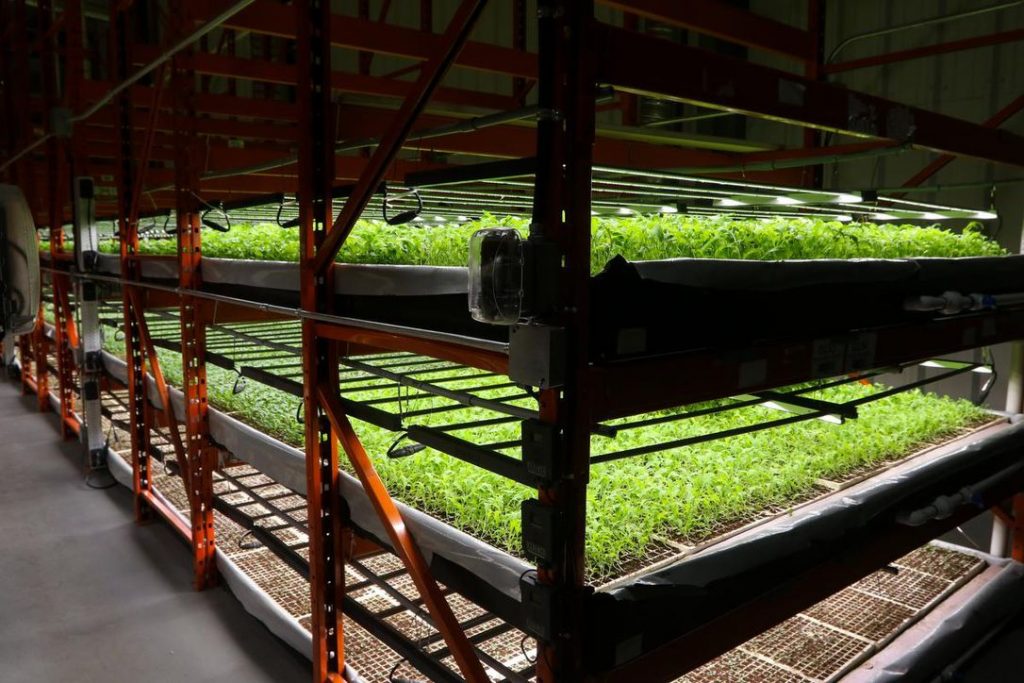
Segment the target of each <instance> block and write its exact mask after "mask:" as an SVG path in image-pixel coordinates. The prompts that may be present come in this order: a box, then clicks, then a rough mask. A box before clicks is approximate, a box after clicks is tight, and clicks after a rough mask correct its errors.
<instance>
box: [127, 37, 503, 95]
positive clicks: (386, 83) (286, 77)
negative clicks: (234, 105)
mask: <svg viewBox="0 0 1024 683" xmlns="http://www.w3.org/2000/svg"><path fill="white" fill-rule="evenodd" d="M158 52H159V50H158V48H156V47H152V46H146V45H139V46H136V58H137V59H138V60H139V61H140V63H145V62H148V61H151V60H152V59H153V58H155V57H156V56H157V53H158ZM195 66H196V73H198V74H201V75H206V76H220V77H223V78H240V79H244V80H252V81H261V82H265V83H277V84H281V85H295V74H296V71H295V67H294V66H292V65H289V64H276V63H274V62H270V61H267V60H256V59H244V58H240V57H231V56H228V55H215V54H209V53H203V54H197V55H196V56H195ZM413 85H414V83H413V82H411V81H399V80H395V79H391V78H381V77H379V76H369V75H365V74H357V73H351V72H346V71H335V72H333V73H332V74H331V88H332V89H334V90H337V91H338V92H344V93H352V94H357V95H374V96H380V97H391V98H398V99H401V98H404V97H406V95H408V94H409V91H410V90H411V89H412V86H413ZM435 99H436V100H437V101H438V102H444V103H446V104H455V105H462V106H470V107H483V108H487V109H498V110H504V109H511V108H513V107H515V106H517V102H516V101H515V99H514V98H512V97H509V96H507V95H497V94H494V93H488V92H482V91H477V90H466V89H463V88H453V87H440V88H438V89H437V92H436V93H435Z"/></svg>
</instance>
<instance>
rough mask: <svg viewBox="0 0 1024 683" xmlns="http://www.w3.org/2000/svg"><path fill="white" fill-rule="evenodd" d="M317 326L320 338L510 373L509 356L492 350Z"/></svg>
mask: <svg viewBox="0 0 1024 683" xmlns="http://www.w3.org/2000/svg"><path fill="white" fill-rule="evenodd" d="M315 329H316V333H317V336H319V337H324V338H325V339H333V340H335V341H339V342H344V343H346V344H355V345H357V346H368V347H373V348H376V349H384V350H387V351H408V352H410V353H418V354H421V355H424V356H430V357H431V358H439V359H441V360H448V361H451V362H453V363H459V364H461V365H467V366H469V367H472V368H477V369H480V370H487V371H488V372H496V373H500V374H505V373H507V372H508V356H506V355H504V354H500V353H495V352H493V351H484V350H482V349H475V348H472V347H469V346H461V345H458V344H450V343H445V342H439V341H433V340H430V339H419V338H417V337H407V336H403V335H399V334H393V333H389V332H377V331H375V330H366V329H362V328H357V327H343V326H340V325H333V324H328V323H317V324H316V326H315Z"/></svg>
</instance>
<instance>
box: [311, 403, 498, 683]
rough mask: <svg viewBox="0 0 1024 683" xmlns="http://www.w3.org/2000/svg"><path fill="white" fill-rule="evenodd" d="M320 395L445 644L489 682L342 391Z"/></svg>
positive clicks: (469, 674) (462, 666)
mask: <svg viewBox="0 0 1024 683" xmlns="http://www.w3.org/2000/svg"><path fill="white" fill-rule="evenodd" d="M317 395H318V398H319V400H320V405H321V406H322V407H323V409H324V412H325V413H327V418H328V419H329V420H330V422H331V426H332V427H333V428H334V433H335V436H336V437H337V438H338V440H339V441H340V442H341V445H342V447H343V448H344V449H345V453H346V455H348V459H349V462H350V463H352V469H354V470H355V472H356V475H358V477H359V481H360V482H362V484H363V489H364V490H365V491H366V495H367V496H369V498H370V502H371V503H372V504H373V508H374V510H375V511H376V512H377V516H378V517H380V520H381V522H382V523H383V525H384V528H385V529H386V530H387V533H388V537H389V538H390V539H391V544H392V545H393V546H394V548H395V552H396V553H398V556H399V557H400V558H401V560H402V563H403V564H405V567H406V569H407V570H408V571H409V576H411V577H412V580H413V582H414V583H415V584H416V589H417V590H418V591H419V592H420V595H421V596H422V597H423V602H424V603H426V605H427V609H428V610H429V612H430V615H431V616H432V617H433V619H434V623H435V625H436V626H437V629H438V630H439V631H440V632H441V634H442V635H443V636H444V640H445V644H447V645H448V649H449V650H450V651H451V653H452V656H453V657H454V658H455V661H456V663H457V664H458V665H459V670H460V671H461V672H462V675H463V676H465V678H466V680H467V681H468V682H469V683H486V682H487V681H489V680H490V679H489V678H488V677H487V674H485V673H484V669H483V665H482V664H480V660H479V659H478V658H477V656H476V654H474V652H473V646H472V645H471V644H470V642H469V639H468V638H467V637H466V634H465V632H464V631H463V630H462V627H461V626H460V625H459V621H458V619H456V618H455V615H454V614H453V613H452V609H451V607H450V606H449V605H448V602H447V601H446V600H445V599H444V595H442V593H441V589H440V588H438V586H437V583H436V582H435V581H434V579H433V577H432V576H431V575H430V569H429V567H428V566H427V562H426V560H425V559H424V558H423V554H422V553H421V552H420V549H419V546H418V545H416V541H415V540H414V539H413V537H412V535H411V534H410V533H409V529H408V527H406V525H405V520H404V519H402V514H401V513H400V512H399V511H398V507H397V506H396V505H395V501H394V500H392V498H391V495H390V494H389V493H388V491H387V488H385V486H384V482H383V481H381V478H380V475H378V474H377V470H376V469H375V468H374V466H373V463H372V462H371V461H370V458H369V456H368V455H367V454H366V451H365V450H364V449H363V445H362V443H360V441H359V437H358V436H357V435H356V433H355V430H354V429H353V428H352V423H350V422H349V420H348V417H347V416H346V415H345V410H344V408H343V407H342V405H341V401H340V400H339V398H338V395H337V394H336V393H334V392H333V391H331V390H330V389H326V390H325V388H324V387H323V386H320V387H317Z"/></svg>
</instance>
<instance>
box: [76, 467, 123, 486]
mask: <svg viewBox="0 0 1024 683" xmlns="http://www.w3.org/2000/svg"><path fill="white" fill-rule="evenodd" d="M102 471H106V472H107V474H108V475H109V476H110V483H109V484H102V485H96V484H93V483H92V477H93V475H94V474H96V473H97V472H102ZM83 481H85V485H86V486H88V487H89V488H91V489H95V490H97V491H104V490H106V489H112V488H114V487H115V486H117V479H115V478H114V475H112V474H110V470H91V471H90V472H89V473H88V474H86V475H85V478H84V480H83Z"/></svg>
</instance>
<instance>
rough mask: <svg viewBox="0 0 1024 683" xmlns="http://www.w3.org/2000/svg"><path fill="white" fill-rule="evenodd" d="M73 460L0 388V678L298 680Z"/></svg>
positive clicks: (72, 448) (50, 424)
mask: <svg viewBox="0 0 1024 683" xmlns="http://www.w3.org/2000/svg"><path fill="white" fill-rule="evenodd" d="M80 453H81V451H80V447H79V446H78V444H74V443H61V442H60V438H59V435H58V433H57V420H56V418H55V416H54V415H52V414H46V415H44V414H40V413H38V412H35V407H34V401H32V400H29V399H28V398H23V397H22V396H20V394H19V390H18V387H17V385H16V384H13V383H11V382H9V381H7V380H6V379H5V378H3V379H0V544H2V546H0V681H3V683H22V682H24V683H29V682H32V683H36V682H38V681H56V680H76V681H82V682H83V683H92V682H97V683H98V682H103V683H120V682H122V681H125V682H127V681H146V682H147V683H158V682H161V681H182V682H184V681H188V682H189V683H199V682H201V681H211V682H212V681H246V682H247V683H259V682H261V681H267V682H268V683H269V682H270V681H274V682H275V683H281V682H287V681H308V680H309V677H310V668H309V664H308V662H307V661H306V660H305V659H304V658H302V657H301V655H299V654H297V653H296V652H294V651H293V650H291V649H290V648H289V647H288V646H287V645H285V644H284V643H283V642H281V641H280V640H278V639H277V638H276V637H274V636H273V635H272V634H271V633H270V632H269V631H267V630H266V629H265V628H264V627H263V625H262V624H261V623H260V622H258V621H257V620H256V619H254V618H252V617H250V616H249V615H248V614H247V613H246V612H245V611H244V610H243V608H242V606H241V605H240V604H239V603H238V602H237V601H236V600H235V599H234V597H233V596H232V595H231V593H230V592H228V591H227V589H225V588H215V589H212V590H208V591H205V592H203V593H196V592H195V591H193V590H192V588H191V573H192V569H191V563H190V560H189V554H188V552H187V549H186V547H185V545H184V544H183V543H182V542H181V540H180V539H179V538H178V537H177V536H176V535H175V533H174V532H173V531H171V529H170V528H169V527H168V526H167V525H166V524H164V523H162V522H155V523H152V524H148V525H146V526H137V525H136V524H135V523H134V522H133V519H132V514H131V510H132V507H131V496H130V494H129V493H128V491H127V490H126V489H124V488H123V487H121V486H116V487H114V488H111V489H108V490H94V489H90V488H88V487H87V486H86V485H85V482H84V481H83V478H82V473H81V465H80Z"/></svg>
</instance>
